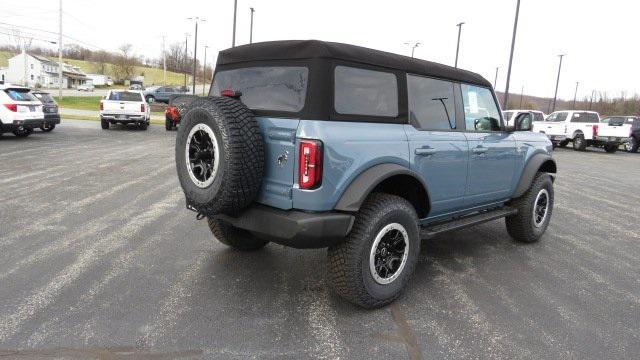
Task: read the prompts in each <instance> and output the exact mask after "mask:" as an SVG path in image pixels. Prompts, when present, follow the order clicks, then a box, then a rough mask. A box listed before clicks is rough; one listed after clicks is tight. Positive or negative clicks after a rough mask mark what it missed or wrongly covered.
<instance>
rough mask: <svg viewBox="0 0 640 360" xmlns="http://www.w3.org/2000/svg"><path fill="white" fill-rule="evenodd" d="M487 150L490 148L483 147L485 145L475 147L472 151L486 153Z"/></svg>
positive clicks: (479, 153)
mask: <svg viewBox="0 0 640 360" xmlns="http://www.w3.org/2000/svg"><path fill="white" fill-rule="evenodd" d="M487 150H489V149H487V148H486V147H483V146H478V147H475V148H473V149H471V151H472V152H473V153H474V154H478V155H481V154H484V153H486V152H487Z"/></svg>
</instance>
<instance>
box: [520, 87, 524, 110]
mask: <svg viewBox="0 0 640 360" xmlns="http://www.w3.org/2000/svg"><path fill="white" fill-rule="evenodd" d="M523 96H524V85H523V86H522V89H520V109H522V97H523Z"/></svg>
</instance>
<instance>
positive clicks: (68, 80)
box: [0, 53, 87, 89]
mask: <svg viewBox="0 0 640 360" xmlns="http://www.w3.org/2000/svg"><path fill="white" fill-rule="evenodd" d="M25 62H26V67H25ZM58 70H59V66H58V63H57V62H56V61H52V60H49V59H47V58H46V57H44V56H39V55H31V54H26V53H22V54H18V55H16V56H14V57H12V58H10V59H9V67H8V68H7V70H6V74H5V75H6V76H5V80H4V81H5V82H7V83H12V84H16V85H25V75H26V85H27V86H28V87H33V88H35V87H44V88H57V87H58ZM0 76H2V74H1V73H0ZM86 81H87V76H86V74H85V73H83V72H82V70H80V68H78V67H77V66H72V65H69V64H64V63H63V64H62V87H63V88H68V89H69V88H75V87H77V86H78V85H83V84H85V83H86Z"/></svg>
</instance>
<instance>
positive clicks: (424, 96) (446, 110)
mask: <svg viewBox="0 0 640 360" xmlns="http://www.w3.org/2000/svg"><path fill="white" fill-rule="evenodd" d="M407 88H408V90H409V121H411V124H413V125H414V126H416V127H417V128H419V129H422V130H450V129H455V128H456V119H455V105H454V95H453V83H451V82H449V81H443V80H437V79H432V78H427V77H421V76H415V75H407Z"/></svg>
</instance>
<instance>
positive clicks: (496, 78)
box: [493, 66, 500, 89]
mask: <svg viewBox="0 0 640 360" xmlns="http://www.w3.org/2000/svg"><path fill="white" fill-rule="evenodd" d="M498 69H500V67H498V66H496V77H495V78H494V79H493V88H494V89H495V88H496V87H498Z"/></svg>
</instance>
